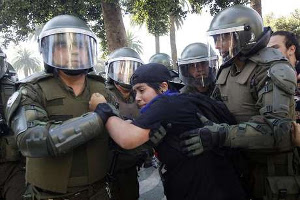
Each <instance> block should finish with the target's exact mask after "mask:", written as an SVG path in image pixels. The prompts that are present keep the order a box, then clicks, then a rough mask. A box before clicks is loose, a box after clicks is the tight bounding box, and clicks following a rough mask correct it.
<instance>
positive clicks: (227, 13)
mask: <svg viewBox="0 0 300 200" xmlns="http://www.w3.org/2000/svg"><path fill="white" fill-rule="evenodd" d="M263 28H264V27H263V21H262V18H261V16H260V15H259V14H258V13H257V12H256V11H255V10H254V9H252V8H249V7H246V6H243V5H235V6H232V7H229V8H226V9H225V10H223V11H221V12H219V13H218V14H217V15H216V16H215V17H214V18H213V20H212V22H211V24H210V27H209V29H208V31H207V33H208V36H211V37H210V41H209V44H210V45H211V46H212V48H215V49H217V50H218V51H219V53H220V55H221V56H222V58H223V63H225V62H227V61H229V60H230V59H232V58H234V57H235V56H236V55H237V54H238V53H240V52H241V53H243V54H244V55H245V54H247V53H248V52H249V51H250V50H251V49H252V48H253V47H254V46H255V45H256V43H257V42H258V41H259V39H260V37H261V35H262V33H263Z"/></svg>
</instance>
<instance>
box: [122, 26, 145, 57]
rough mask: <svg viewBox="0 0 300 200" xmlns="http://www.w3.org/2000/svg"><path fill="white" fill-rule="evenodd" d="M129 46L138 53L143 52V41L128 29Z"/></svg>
mask: <svg viewBox="0 0 300 200" xmlns="http://www.w3.org/2000/svg"><path fill="white" fill-rule="evenodd" d="M126 38H127V44H128V47H130V48H132V49H133V50H135V51H136V52H137V53H138V54H142V53H143V47H142V42H141V41H140V40H139V39H137V37H136V36H135V35H134V33H132V32H131V31H126Z"/></svg>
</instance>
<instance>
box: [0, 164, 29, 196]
mask: <svg viewBox="0 0 300 200" xmlns="http://www.w3.org/2000/svg"><path fill="white" fill-rule="evenodd" d="M0 189H1V190H0V194H1V198H3V199H5V200H21V199H22V196H23V194H24V192H25V190H26V187H25V163H24V162H23V161H13V162H3V163H0Z"/></svg>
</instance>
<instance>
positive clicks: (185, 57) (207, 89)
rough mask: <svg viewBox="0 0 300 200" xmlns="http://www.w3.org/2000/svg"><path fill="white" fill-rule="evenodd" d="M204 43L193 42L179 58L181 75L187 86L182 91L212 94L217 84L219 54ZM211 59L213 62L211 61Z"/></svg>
mask: <svg viewBox="0 0 300 200" xmlns="http://www.w3.org/2000/svg"><path fill="white" fill-rule="evenodd" d="M210 51H211V52H210V53H209V52H208V47H207V45H206V44H203V43H192V44H189V45H188V46H186V47H185V48H184V49H183V51H182V53H181V57H180V59H178V68H179V77H180V79H181V80H182V81H183V82H184V84H185V86H184V87H183V88H181V90H180V92H181V93H197V92H200V93H202V94H206V95H210V94H211V93H212V91H213V89H214V86H215V79H216V70H217V68H218V56H217V55H216V54H215V52H214V51H213V50H212V49H210ZM210 60H211V62H209V61H210Z"/></svg>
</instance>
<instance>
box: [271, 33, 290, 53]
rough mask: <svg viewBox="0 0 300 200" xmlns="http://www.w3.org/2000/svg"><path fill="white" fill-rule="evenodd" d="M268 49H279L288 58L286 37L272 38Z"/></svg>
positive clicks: (275, 36) (276, 36) (277, 36)
mask: <svg viewBox="0 0 300 200" xmlns="http://www.w3.org/2000/svg"><path fill="white" fill-rule="evenodd" d="M268 47H272V48H275V49H278V50H279V51H280V52H281V53H282V54H283V55H284V56H285V57H286V58H288V52H287V51H288V50H287V48H286V46H285V37H284V36H282V35H274V36H271V38H270V41H269V43H268Z"/></svg>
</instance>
